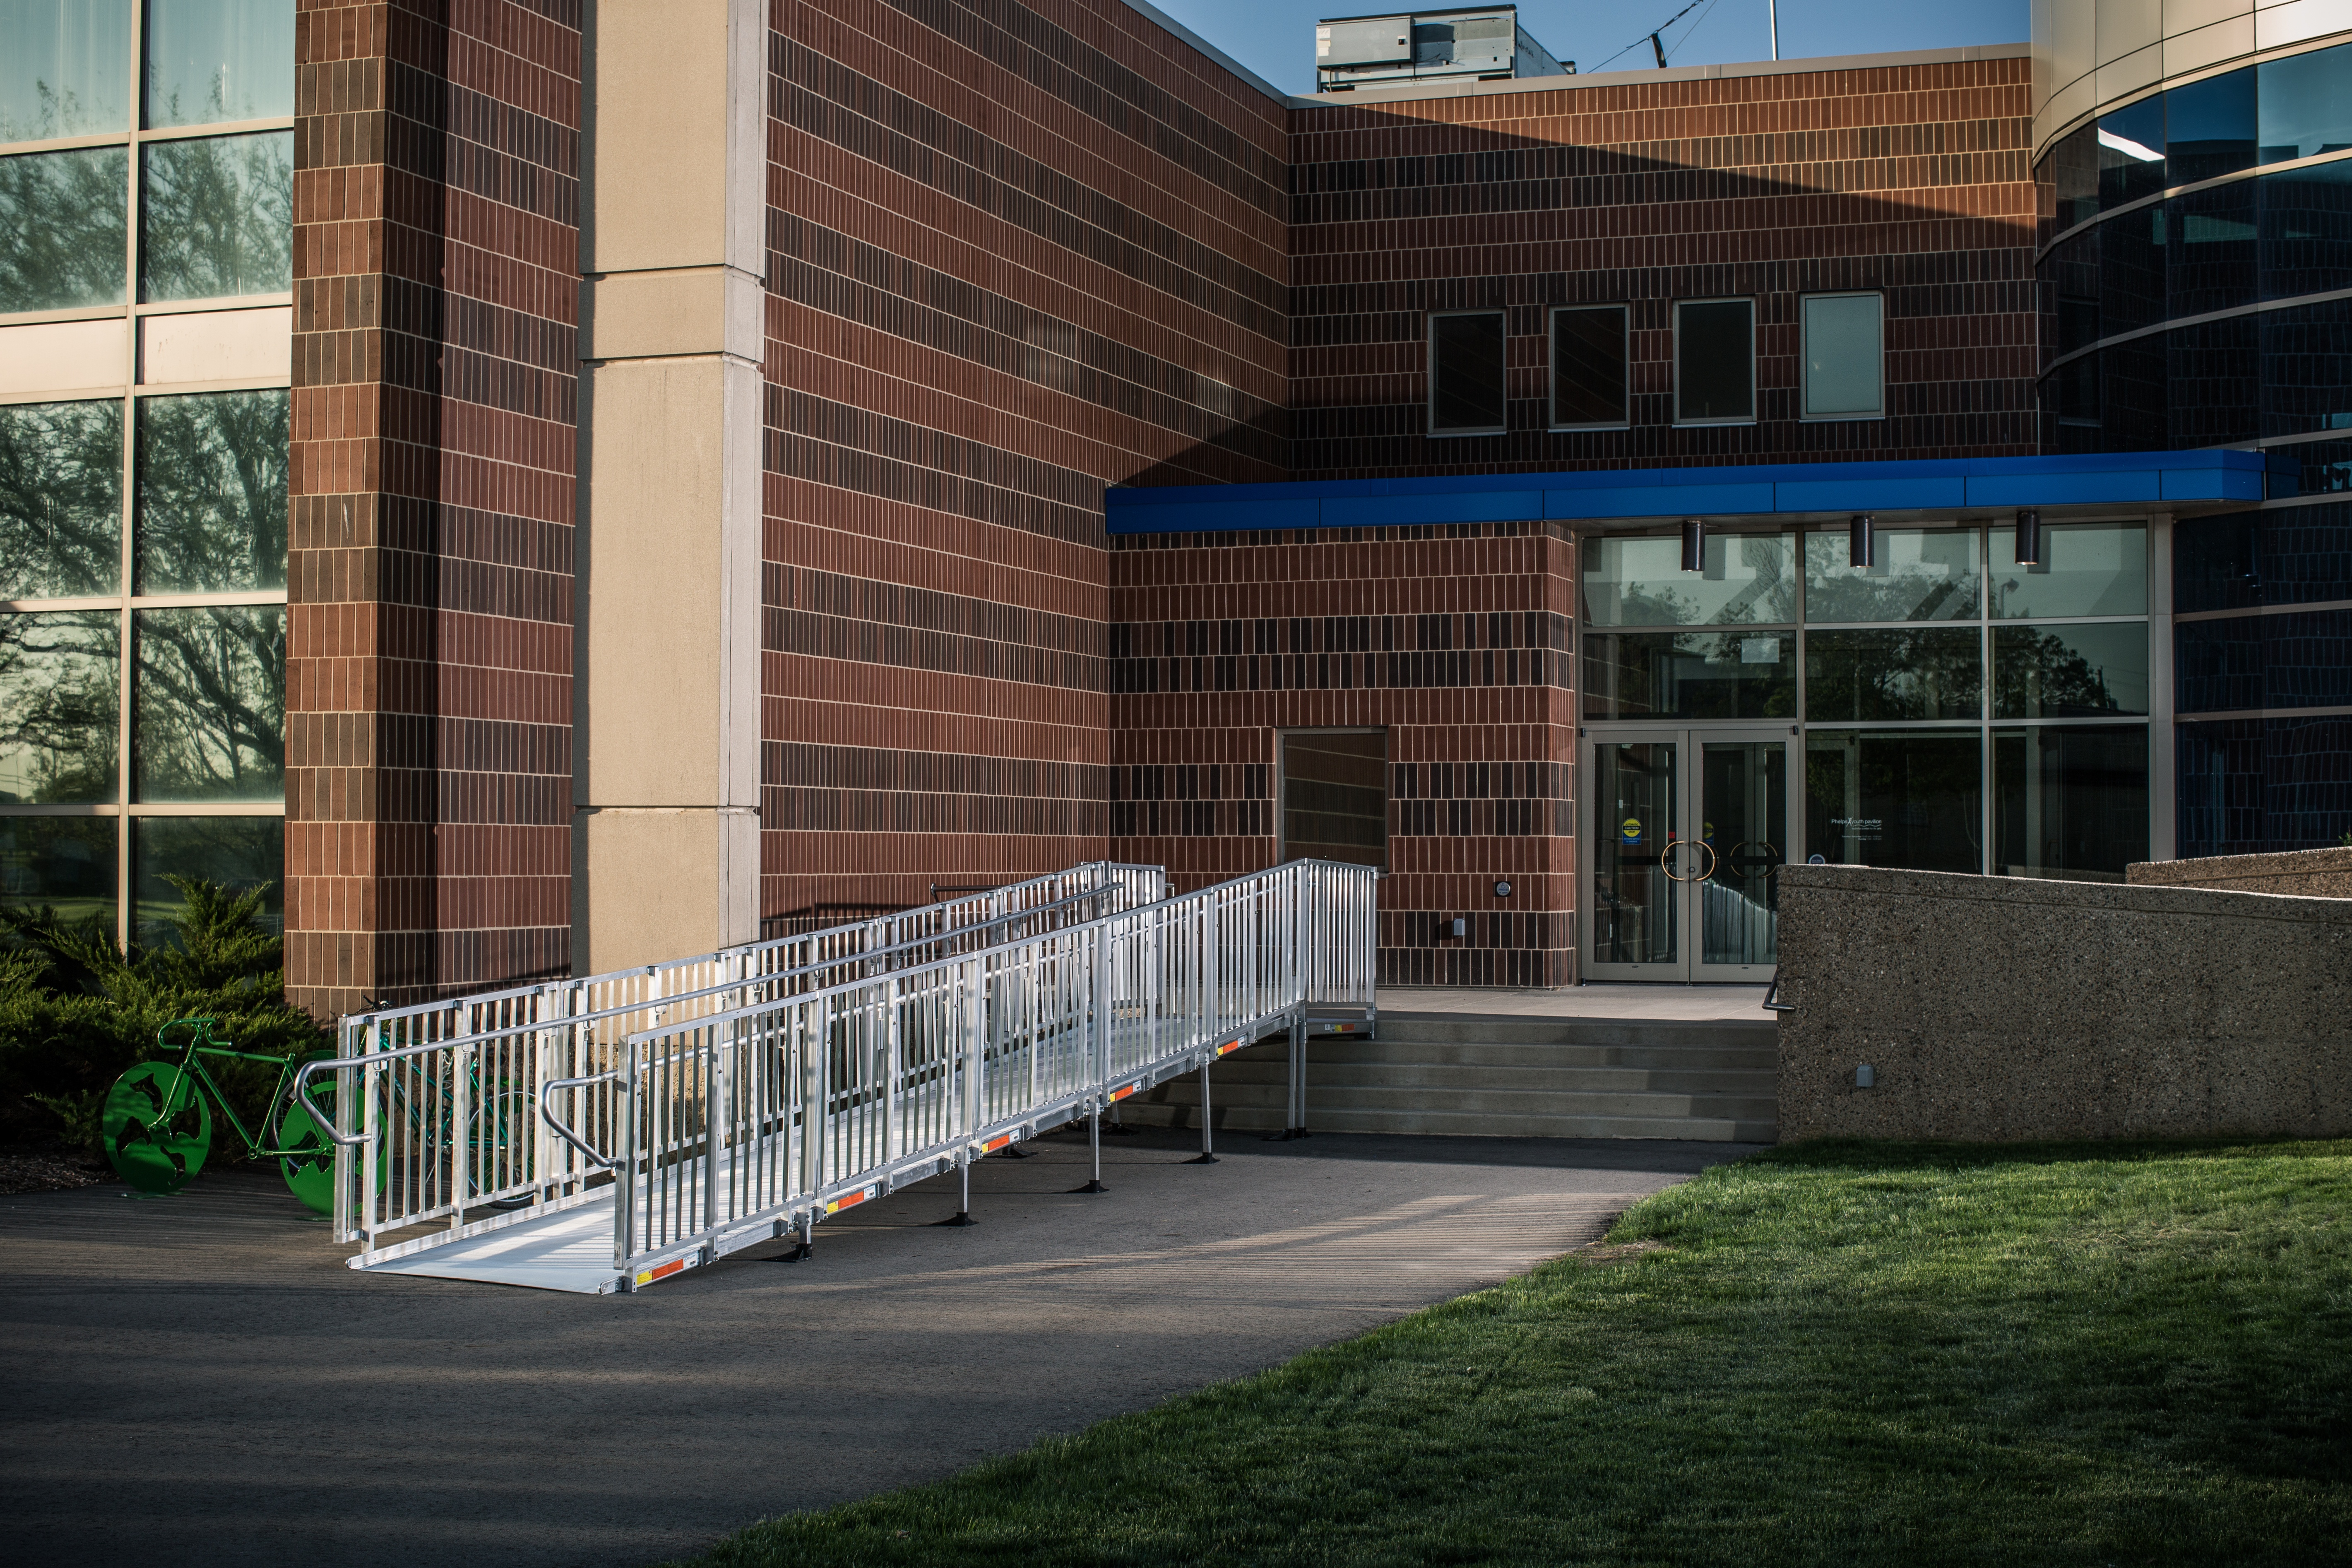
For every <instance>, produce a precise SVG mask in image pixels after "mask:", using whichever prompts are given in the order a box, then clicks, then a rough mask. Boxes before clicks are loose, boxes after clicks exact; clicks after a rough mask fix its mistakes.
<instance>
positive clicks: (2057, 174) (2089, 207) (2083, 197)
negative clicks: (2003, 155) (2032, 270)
mask: <svg viewBox="0 0 2352 1568" xmlns="http://www.w3.org/2000/svg"><path fill="white" fill-rule="evenodd" d="M2048 170H2049V175H2050V181H2051V184H2052V185H2053V186H2054V187H2055V194H2056V197H2057V203H2058V205H2057V210H2056V214H2055V216H2054V220H2053V224H2052V230H2053V233H2061V234H2063V233H2064V232H2065V231H2066V230H2067V229H2070V228H2072V227H2074V226H2075V225H2076V224H2078V223H2087V222H2088V221H2089V220H2091V219H2092V218H2095V217H2096V216H2099V128H2098V127H2097V126H2095V125H2085V126H2084V127H2083V128H2082V129H2081V130H2080V131H2077V132H2074V134H2072V135H2070V136H2068V137H2067V138H2066V139H2065V140H2064V141H2063V142H2059V143H2058V145H2057V146H2055V147H2053V148H2052V149H2051V150H2050V161H2049V163H2048Z"/></svg>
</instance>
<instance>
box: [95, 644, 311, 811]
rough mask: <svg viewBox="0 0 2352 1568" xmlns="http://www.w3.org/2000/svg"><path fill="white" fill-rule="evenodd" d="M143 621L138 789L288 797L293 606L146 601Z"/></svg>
mask: <svg viewBox="0 0 2352 1568" xmlns="http://www.w3.org/2000/svg"><path fill="white" fill-rule="evenodd" d="M136 624H137V625H136V630H137V637H138V658H139V665H138V668H137V670H136V671H135V672H134V684H133V686H132V688H131V746H132V750H133V753H134V757H135V764H136V765H135V768H134V774H135V778H136V784H137V790H138V798H140V799H141V800H144V801H162V800H253V801H261V800H276V799H278V798H280V797H281V796H282V795H284V794H285V779H286V609H285V606H284V605H213V606H209V607H206V608H204V609H186V610H142V611H139V612H138V614H137V616H136Z"/></svg>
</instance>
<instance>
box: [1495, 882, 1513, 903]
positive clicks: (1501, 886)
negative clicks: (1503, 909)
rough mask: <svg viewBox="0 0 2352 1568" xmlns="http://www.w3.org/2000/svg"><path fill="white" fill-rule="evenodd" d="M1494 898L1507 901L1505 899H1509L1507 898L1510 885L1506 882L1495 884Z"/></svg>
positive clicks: (1509, 894)
mask: <svg viewBox="0 0 2352 1568" xmlns="http://www.w3.org/2000/svg"><path fill="white" fill-rule="evenodd" d="M1495 896H1496V898H1498V899H1507V898H1509V897H1510V896H1511V885H1510V883H1508V882H1496V884H1495Z"/></svg>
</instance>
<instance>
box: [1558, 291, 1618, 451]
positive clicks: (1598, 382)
mask: <svg viewBox="0 0 2352 1568" xmlns="http://www.w3.org/2000/svg"><path fill="white" fill-rule="evenodd" d="M1551 422H1552V423H1553V424H1555V425H1570V426H1576V425H1622V424H1624V423H1625V307H1624V306H1622V305H1602V306H1600V307H1598V308H1595V309H1591V310H1555V311H1553V312H1552V317H1551Z"/></svg>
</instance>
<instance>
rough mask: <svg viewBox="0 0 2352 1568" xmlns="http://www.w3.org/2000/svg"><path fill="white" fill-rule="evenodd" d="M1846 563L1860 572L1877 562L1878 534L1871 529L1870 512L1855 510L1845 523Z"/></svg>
mask: <svg viewBox="0 0 2352 1568" xmlns="http://www.w3.org/2000/svg"><path fill="white" fill-rule="evenodd" d="M1845 537H1846V563H1847V564H1849V565H1851V566H1852V567H1853V569H1854V570H1855V571H1857V572H1860V571H1864V570H1866V569H1867V568H1869V567H1873V566H1875V565H1877V564H1878V536H1877V534H1875V533H1874V532H1873V531H1872V530H1871V524H1870V514H1869V513H1868V512H1866V511H1863V512H1856V513H1855V514H1854V515H1853V519H1852V520H1851V521H1848V522H1847V523H1846V525H1845Z"/></svg>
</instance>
